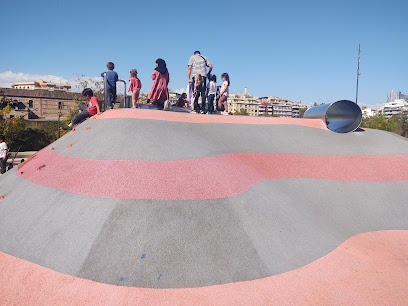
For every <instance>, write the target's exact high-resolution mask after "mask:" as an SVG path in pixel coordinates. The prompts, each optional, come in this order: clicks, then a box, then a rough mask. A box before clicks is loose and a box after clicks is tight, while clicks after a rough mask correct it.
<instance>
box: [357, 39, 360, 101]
mask: <svg viewBox="0 0 408 306" xmlns="http://www.w3.org/2000/svg"><path fill="white" fill-rule="evenodd" d="M360 56H361V49H360V44H358V62H357V86H356V104H357V100H358V78H359V76H360Z"/></svg>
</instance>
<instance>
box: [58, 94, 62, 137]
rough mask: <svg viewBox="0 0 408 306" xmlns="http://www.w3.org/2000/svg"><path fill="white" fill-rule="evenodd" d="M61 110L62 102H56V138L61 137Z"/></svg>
mask: <svg viewBox="0 0 408 306" xmlns="http://www.w3.org/2000/svg"><path fill="white" fill-rule="evenodd" d="M61 108H62V102H58V138H60V137H61V131H60V120H61V119H60V118H61Z"/></svg>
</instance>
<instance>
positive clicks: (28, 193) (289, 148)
mask: <svg viewBox="0 0 408 306" xmlns="http://www.w3.org/2000/svg"><path fill="white" fill-rule="evenodd" d="M407 190H408V142H407V141H406V139H404V138H402V137H399V136H396V135H393V134H390V133H387V132H383V131H378V130H369V129H368V130H362V129H359V130H357V131H356V132H353V133H347V134H337V133H334V132H332V131H330V130H328V129H327V127H326V124H325V123H324V122H322V121H321V120H320V119H292V118H289V119H284V118H253V117H244V116H215V115H197V114H188V113H183V112H165V111H157V110H156V111H155V110H149V109H118V110H112V111H108V112H105V113H103V114H102V115H99V116H94V117H92V118H90V119H89V120H87V121H85V122H83V123H82V124H80V125H78V126H77V127H75V129H74V130H72V131H71V132H69V133H68V134H67V135H65V136H63V137H62V138H60V139H59V140H57V141H56V142H54V143H52V144H51V145H49V146H48V147H46V148H44V149H43V150H41V151H39V152H37V153H36V154H35V155H33V156H32V157H31V158H30V159H29V160H27V161H26V162H24V163H23V164H21V165H20V167H18V168H17V167H15V168H14V169H13V170H11V171H9V172H7V173H6V174H5V175H3V176H1V178H0V195H1V196H2V200H1V201H0V301H2V303H3V302H4V303H5V304H20V303H21V304H48V303H54V304H82V303H96V304H135V303H138V304H141V303H149V304H153V303H154V304H159V303H160V304H161V303H170V304H192V303H198V304H232V303H234V304H250V303H251V304H253V303H257V304H261V303H262V304H265V303H275V304H282V303H286V304H287V303H289V304H294V303H314V304H315V303H320V304H323V303H325V304H326V303H336V304H339V303H348V302H352V303H377V304H378V303H388V304H391V303H392V304H402V303H404V302H405V303H406V302H407V301H408V293H407V292H408V290H407V289H408V288H407V285H406V284H408V262H407V254H408V210H407V205H406V197H407V195H408V192H407Z"/></svg>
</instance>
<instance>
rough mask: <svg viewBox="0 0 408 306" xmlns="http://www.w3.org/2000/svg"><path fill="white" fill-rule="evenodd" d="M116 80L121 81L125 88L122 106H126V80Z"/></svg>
mask: <svg viewBox="0 0 408 306" xmlns="http://www.w3.org/2000/svg"><path fill="white" fill-rule="evenodd" d="M118 82H121V83H123V86H125V90H124V92H123V108H128V106H127V103H126V81H125V80H118Z"/></svg>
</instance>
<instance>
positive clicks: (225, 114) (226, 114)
mask: <svg viewBox="0 0 408 306" xmlns="http://www.w3.org/2000/svg"><path fill="white" fill-rule="evenodd" d="M221 115H224V116H228V115H229V113H227V112H222V113H221Z"/></svg>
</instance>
